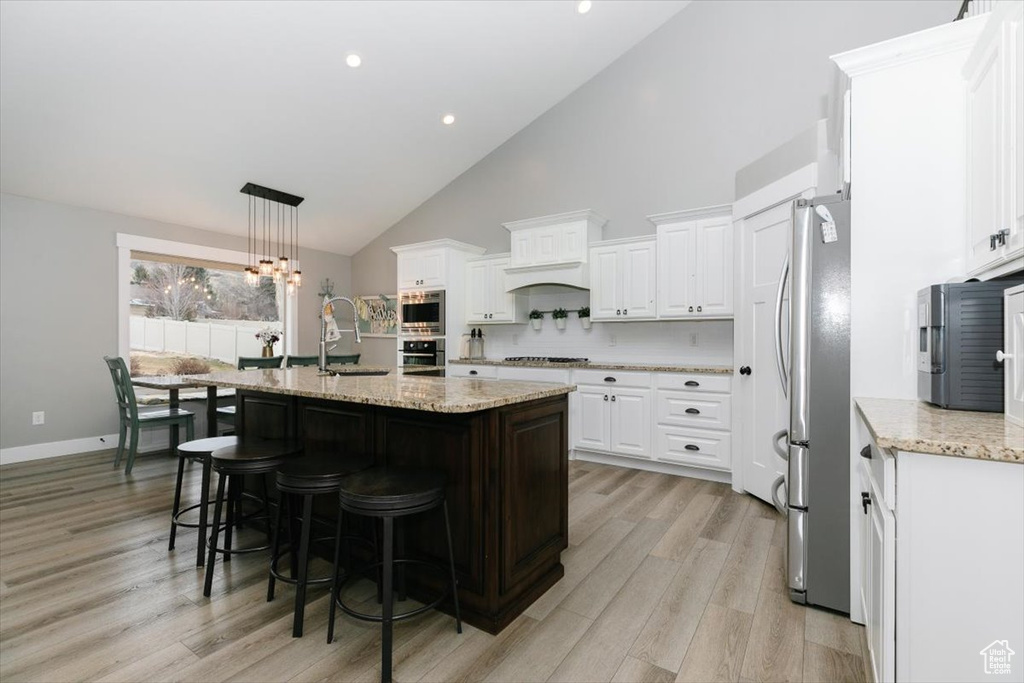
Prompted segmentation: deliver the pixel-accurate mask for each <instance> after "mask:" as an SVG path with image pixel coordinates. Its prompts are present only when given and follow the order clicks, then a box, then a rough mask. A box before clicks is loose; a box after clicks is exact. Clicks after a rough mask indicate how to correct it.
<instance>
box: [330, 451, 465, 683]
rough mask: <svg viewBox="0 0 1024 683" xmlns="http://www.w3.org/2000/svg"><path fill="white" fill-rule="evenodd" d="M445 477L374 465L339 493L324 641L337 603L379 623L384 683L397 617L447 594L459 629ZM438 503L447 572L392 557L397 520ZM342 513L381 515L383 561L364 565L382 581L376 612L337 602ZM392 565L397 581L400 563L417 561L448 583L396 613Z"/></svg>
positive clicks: (423, 609)
mask: <svg viewBox="0 0 1024 683" xmlns="http://www.w3.org/2000/svg"><path fill="white" fill-rule="evenodd" d="M446 479H447V478H446V477H445V475H444V473H443V472H440V471H437V470H420V469H398V468H392V469H388V468H384V467H374V468H371V469H368V470H363V471H361V472H357V473H355V474H352V475H349V476H347V477H345V478H344V479H343V480H342V482H341V487H340V491H339V496H338V504H339V511H338V524H337V529H336V531H335V547H334V581H333V582H332V584H331V608H330V616H329V617H328V622H327V623H328V625H327V642H328V643H330V642H331V641H332V640H334V614H335V608H336V607H340V608H341V610H342V611H343V612H345V613H346V614H348V615H349V616H352V617H355V618H357V619H362V620H364V621H379V622H381V627H382V631H383V632H382V635H381V681H385V682H387V681H390V680H391V648H392V626H393V623H394V622H395V621H398V620H400V619H408V618H410V617H413V616H415V615H417V614H421V613H423V612H426V611H427V610H429V609H433V608H434V607H437V606H438V605H439V604H441V602H442V601H443V600H444V599H445V598H446V597H448V595H449V592H450V594H451V596H452V600H453V602H454V605H455V630H456V632H457V633H462V617H461V616H460V614H459V592H458V584H457V583H456V580H455V557H454V555H453V553H452V531H451V525H450V524H449V520H448V502H447V500H446V499H445V495H444V489H445V484H446ZM439 507H440V508H443V509H444V531H445V538H446V539H447V542H448V571H447V572H445V568H444V566H443V565H440V564H436V563H434V562H428V561H425V560H411V559H408V558H396V557H395V556H394V522H395V519H396V518H401V517H407V516H409V515H415V514H419V513H421V512H427V511H429V510H433V509H436V508H439ZM344 512H349V513H352V514H354V515H360V516H363V517H371V518H379V519H380V520H381V522H382V525H383V527H384V533H383V537H384V538H383V542H382V546H383V552H382V554H383V558H382V560H381V561H380V562H375V563H373V564H371V565H369V566H368V567H364V568H363V570H366V569H371V568H373V569H375V568H377V567H380V568H381V574H382V579H381V583H382V584H383V586H382V587H380V588H381V589H382V591H383V596H382V605H381V615H380V616H377V615H374V614H366V613H364V612H357V611H355V610H354V609H352V608H351V607H349V606H348V605H346V604H345V603H344V602H342V600H341V588H342V587H343V586H342V585H339V583H340V582H339V577H340V571H339V563H340V557H339V551H340V548H341V542H340V541H341V524H342V516H343V514H342V513H344ZM396 564H397V565H399V567H400V569H399V572H400V574H399V581H400V582H402V576H401V573H402V569H401V567H403V566H404V565H409V564H415V565H423V566H426V567H429V568H431V569H434V570H436V571H440V572H442V573H448V574H449V578H450V579H451V583H450V584H449V586H448V588H446V589H445V591H444V592H443V593H442V594H441V596H440V597H438V598H437V599H436V600H434V601H433V602H431V603H429V604H426V605H423V606H422V607H419V608H417V609H414V610H409V611H408V612H402V613H400V614H394V605H393V597H394V595H393V588H394V586H393V585H392V584H393V580H392V574H393V570H394V565H396ZM361 573H362V571H358V572H353V573H352V574H351V575H350V576H349V577H348V578H347V579H346V582H347V581H349V580H351V579H353V578H355V577H356V576H358V575H359V574H361ZM400 591H401V592H404V586H403V587H400Z"/></svg>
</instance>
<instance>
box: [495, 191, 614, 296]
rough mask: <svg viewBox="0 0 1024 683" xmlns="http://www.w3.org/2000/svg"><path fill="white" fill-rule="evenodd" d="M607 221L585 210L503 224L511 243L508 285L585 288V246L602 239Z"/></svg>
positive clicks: (586, 251)
mask: <svg viewBox="0 0 1024 683" xmlns="http://www.w3.org/2000/svg"><path fill="white" fill-rule="evenodd" d="M607 222H608V219H606V218H604V217H602V216H599V215H598V214H596V213H594V212H593V211H591V210H589V209H586V210H583V211H570V212H569V213H560V214H556V215H553V216H541V217H539V218H528V219H526V220H521V221H513V222H511V223H504V224H503V225H504V226H505V229H507V230H508V231H509V232H510V233H511V242H512V246H511V249H512V253H511V256H510V258H509V265H508V268H507V269H506V275H507V276H508V278H509V279H508V281H507V284H508V285H509V286H511V287H513V288H519V287H527V286H531V285H535V284H563V285H569V286H571V287H579V288H585V287H586V286H587V257H588V255H589V251H588V248H589V245H590V243H591V242H596V241H598V240H600V239H601V233H602V231H603V230H604V226H605V224H606V223H607Z"/></svg>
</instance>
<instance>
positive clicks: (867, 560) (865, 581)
mask: <svg viewBox="0 0 1024 683" xmlns="http://www.w3.org/2000/svg"><path fill="white" fill-rule="evenodd" d="M857 474H858V477H859V481H860V492H861V496H862V500H863V496H864V495H865V494H866V495H867V496H869V497H870V496H871V476H870V475H869V474H868V469H867V464H866V463H865V461H863V460H861V461H860V464H859V465H858V466H857ZM858 510H859V511H860V512H861V513H862V514H860V516H859V517H858V524H857V528H858V529H859V534H860V549H861V551H860V566H859V567H857V568H856V571H857V572H859V574H860V594H859V595H858V596H856V599H858V600H859V601H860V610H861V611H860V613H861V619H863V620H864V621H863V622H862V623H865V624H866V623H868V622H869V621H871V552H870V550H871V510H870V509H865V508H864V507H863V505H862V506H861V507H860V508H858Z"/></svg>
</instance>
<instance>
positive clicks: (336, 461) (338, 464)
mask: <svg viewBox="0 0 1024 683" xmlns="http://www.w3.org/2000/svg"><path fill="white" fill-rule="evenodd" d="M372 465H373V459H372V458H371V457H369V456H367V457H360V458H345V457H342V456H339V455H337V454H335V453H314V454H307V455H304V456H303V457H301V458H296V459H294V460H289V461H288V462H286V463H284V464H283V465H281V466H280V467H279V468H277V488H278V489H280V490H281V491H286V492H288V493H298V494H306V493H309V494H312V495H315V494H318V493H336V492H337V491H338V490H339V488H340V486H341V480H342V479H344V478H345V477H346V476H348V475H351V474H353V473H354V472H359V471H361V470H365V469H367V468H369V467H371V466H372Z"/></svg>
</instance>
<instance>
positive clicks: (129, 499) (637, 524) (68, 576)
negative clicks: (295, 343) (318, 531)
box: [0, 452, 868, 683]
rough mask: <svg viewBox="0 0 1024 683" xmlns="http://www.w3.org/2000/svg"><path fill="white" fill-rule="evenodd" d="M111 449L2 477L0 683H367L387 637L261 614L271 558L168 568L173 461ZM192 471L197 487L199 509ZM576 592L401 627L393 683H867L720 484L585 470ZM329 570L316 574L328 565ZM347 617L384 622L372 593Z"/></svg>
mask: <svg viewBox="0 0 1024 683" xmlns="http://www.w3.org/2000/svg"><path fill="white" fill-rule="evenodd" d="M111 463H112V454H111V453H110V452H103V453H91V454H84V455H78V456H70V457H64V458H57V459H52V460H45V461H37V462H33V463H23V464H17V465H9V466H6V467H3V468H2V469H0V679H2V680H3V681H5V683H14V682H16V681H65V680H67V681H71V680H88V681H143V680H144V681H147V682H155V681H179V680H180V681H222V680H223V681H226V680H236V681H321V680H323V681H348V680H365V681H372V680H376V679H378V678H379V671H380V664H379V657H380V654H379V653H380V650H379V646H380V635H379V626H377V625H375V624H370V623H365V622H358V621H354V620H351V619H349V618H347V617H343V616H341V617H339V619H338V629H337V636H338V639H337V640H336V641H335V643H334V644H332V645H328V644H327V643H326V642H325V629H326V621H327V607H328V600H327V592H328V591H327V589H326V587H317V588H313V587H311V589H310V594H309V606H308V608H307V610H306V626H305V636H304V637H303V638H300V639H294V638H292V637H291V611H292V600H293V596H294V594H293V592H292V589H291V588H290V587H288V586H283V585H280V584H279V588H278V592H277V596H278V597H277V599H275V600H274V601H273V602H270V603H268V602H266V599H265V597H266V596H265V593H266V564H265V559H264V558H263V557H262V556H261V555H260V556H257V555H249V556H239V557H236V558H235V559H234V560H233V561H232V562H231V564H230V566H229V568H228V569H227V570H226V571H222V570H221V566H220V565H218V571H217V578H216V581H215V582H214V587H213V597H212V599H207V598H204V597H203V593H202V588H203V586H202V582H203V574H202V571H201V570H198V569H197V568H196V567H195V543H196V541H195V535H194V532H193V530H190V529H181V530H179V533H178V542H177V548H176V550H175V551H174V552H173V553H168V552H167V537H168V518H169V510H170V506H171V499H172V493H173V489H174V471H175V466H176V462H175V460H174V459H173V458H171V457H168V456H166V455H148V456H142V457H140V458H139V460H138V461H137V462H136V465H135V470H134V472H133V475H132V476H131V477H128V478H126V477H124V476H123V475H122V474H121V472H120V471H118V470H114V469H112V467H111ZM198 482H199V471H198V467H195V466H193V467H192V469H191V471H190V472H188V473H187V474H186V484H187V488H188V490H189V492H190V495H189V499H190V500H195V499H196V498H195V494H196V491H197V487H198ZM569 492H570V504H569V534H570V547H569V548H568V550H566V552H565V553H563V556H562V557H563V562H564V564H565V578H563V579H562V580H561V581H560V582H559V583H558V584H556V585H555V586H554V587H552V588H551V589H550V590H549V591H548V592H547V593H546V594H545V595H544V596H543V597H541V598H540V599H539V600H538V601H537V602H535V603H534V604H533V605H532V606H531V607H530V608H529V609H528V610H527V612H526V613H525V614H524V615H522V616H521V617H520V618H519V619H518V620H516V621H515V622H514V623H513V624H512V625H511V626H510V627H509V628H507V629H506V630H505V631H503V632H502V633H501V634H500V635H498V636H490V635H488V634H486V633H484V632H482V631H479V630H477V629H474V628H472V627H469V626H467V627H466V628H465V631H464V633H463V634H462V635H457V634H456V633H455V629H454V626H453V621H452V619H451V617H448V616H446V615H444V614H440V613H430V614H427V615H423V616H422V617H419V618H417V619H414V620H411V621H407V622H401V623H400V624H398V625H396V629H395V651H394V662H395V674H394V675H395V679H396V680H398V681H477V680H481V681H482V680H486V681H545V680H551V681H673V680H678V681H716V680H731V681H737V680H740V681H801V680H803V681H861V680H865V679H866V677H867V671H868V667H867V666H866V665H865V658H864V653H865V645H864V635H863V629H862V628H861V627H859V626H856V625H854V624H852V623H850V621H849V620H848V619H847V618H846V617H842V616H838V615H834V614H830V613H828V612H823V611H820V610H815V609H809V608H805V607H801V606H799V605H795V604H793V603H792V602H790V600H789V598H788V597H787V594H786V591H785V580H784V575H783V566H784V564H783V562H784V559H783V548H784V544H785V537H784V533H785V528H784V524H783V521H782V518H781V517H780V516H779V515H778V514H777V513H776V512H775V510H774V509H772V508H771V507H770V506H768V505H765V504H763V503H761V502H760V501H758V500H755V499H753V498H751V497H749V496H743V495H737V494H735V493H733V492H732V491H731V490H730V489H729V487H727V486H725V485H722V484H714V483H710V482H704V481H699V480H695V479H685V478H679V477H672V476H668V475H662V474H655V473H650V472H639V471H635V470H627V469H621V468H616V467H609V466H604V465H596V464H592V463H585V462H580V461H575V462H573V463H572V467H571V469H570V484H569ZM321 569H322V567H321ZM352 592H353V595H352V596H351V597H352V599H353V600H363V601H365V602H364V603H363V604H366V605H372V604H374V603H375V600H374V599H373V587H372V585H370V584H369V583H365V582H364V584H363V585H356V586H355V587H353V589H352Z"/></svg>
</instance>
